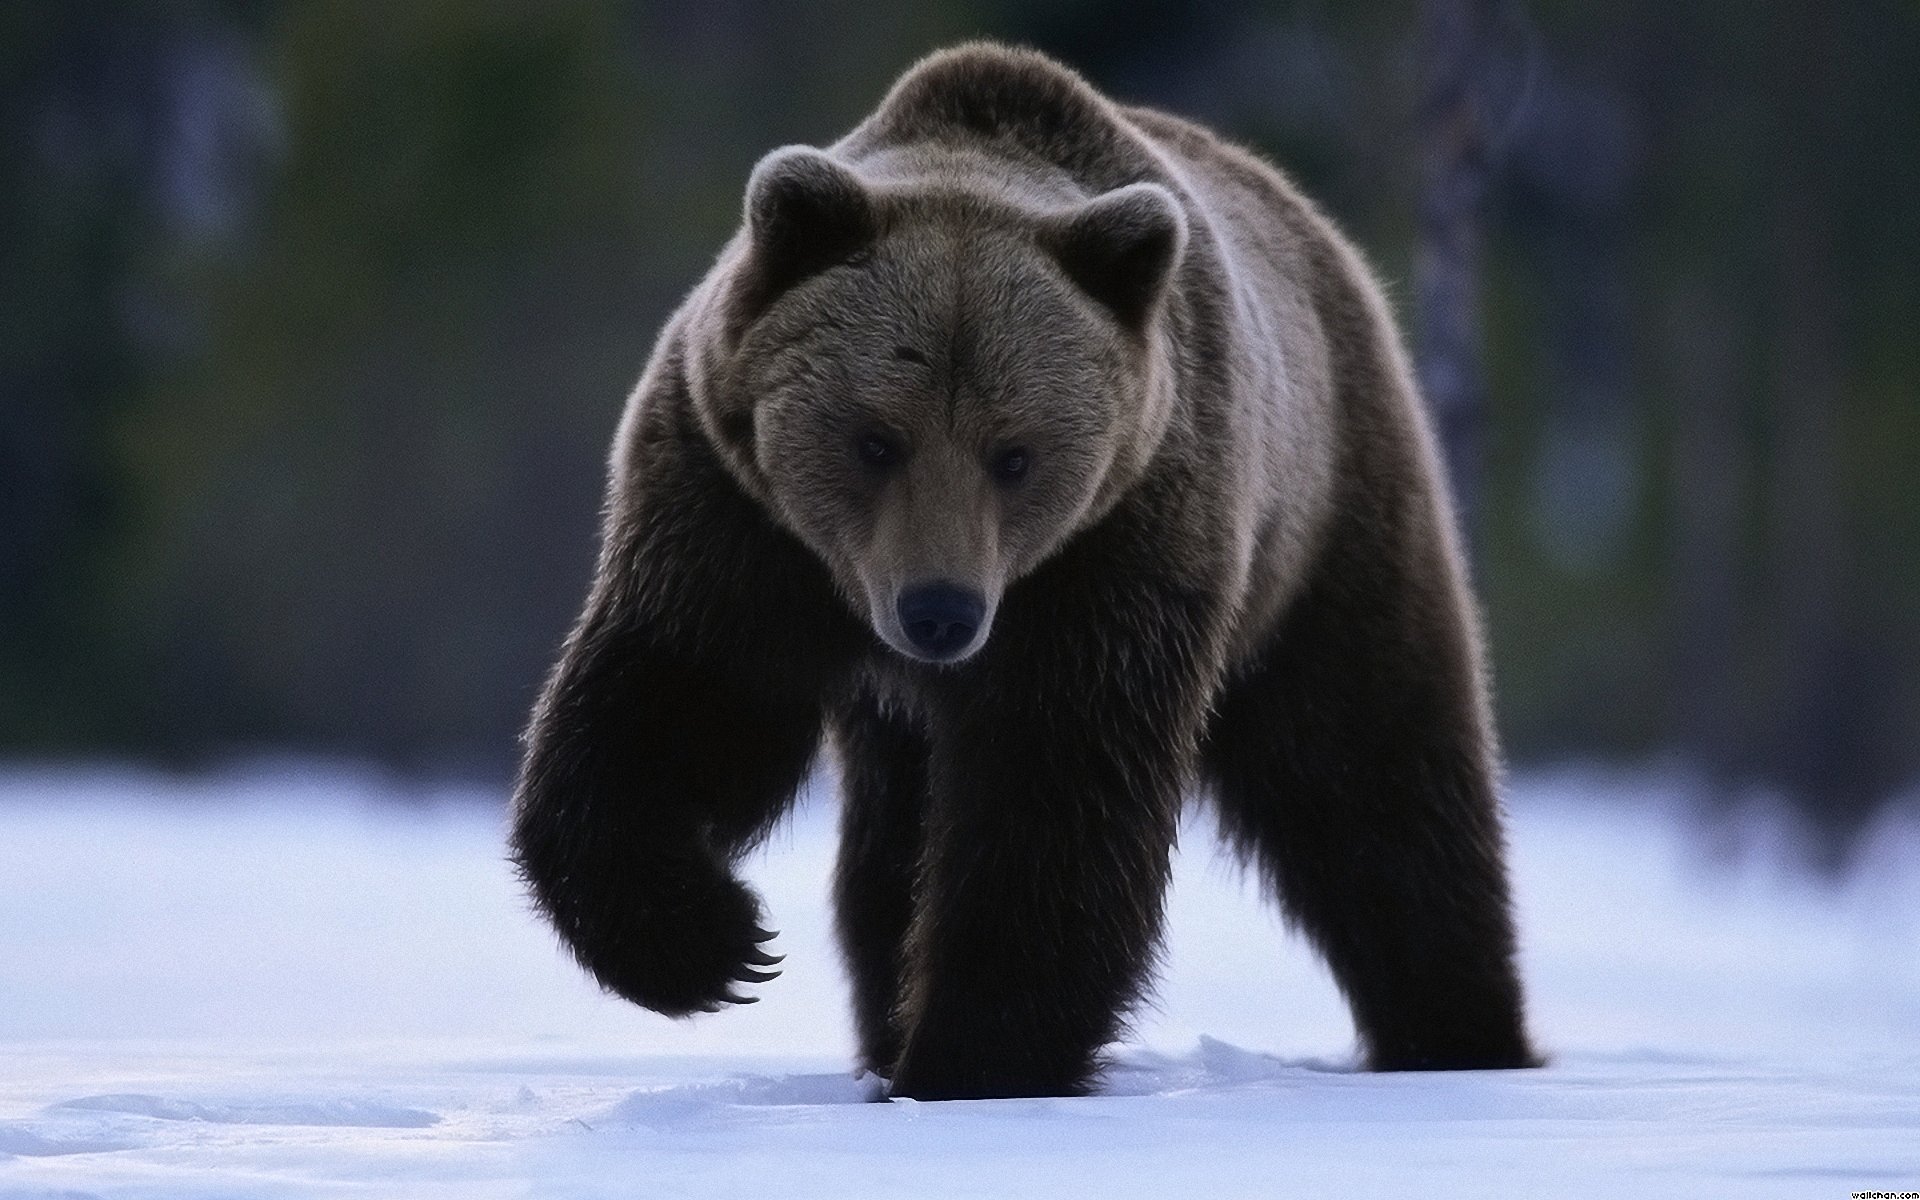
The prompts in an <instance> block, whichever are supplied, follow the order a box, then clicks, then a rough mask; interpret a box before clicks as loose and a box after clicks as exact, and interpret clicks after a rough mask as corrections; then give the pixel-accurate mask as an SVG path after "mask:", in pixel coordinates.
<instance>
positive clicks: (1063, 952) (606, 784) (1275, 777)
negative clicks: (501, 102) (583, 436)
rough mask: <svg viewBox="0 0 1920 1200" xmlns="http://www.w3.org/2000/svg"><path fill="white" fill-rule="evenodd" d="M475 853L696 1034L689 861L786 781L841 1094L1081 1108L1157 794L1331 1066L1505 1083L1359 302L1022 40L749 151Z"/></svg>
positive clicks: (697, 895) (1472, 803)
mask: <svg viewBox="0 0 1920 1200" xmlns="http://www.w3.org/2000/svg"><path fill="white" fill-rule="evenodd" d="M611 475H612V478H611V484H610V488H609V497H608V504H607V514H606V522H605V528H604V531H603V543H602V548H601V553H600V559H599V568H598V575H597V578H596V580H595V582H594V586H593V588H592V592H591V595H590V596H589V597H588V599H587V604H586V609H585V612H584V613H583V614H582V615H581V617H580V620H579V623H578V625H577V626H576V627H575V628H574V630H573V632H572V634H571V636H570V637H569V638H568V640H567V642H566V645H565V648H564V651H563V653H562V655H561V658H560V661H559V664H558V666H557V667H556V669H555V670H554V672H553V675H552V677H551V679H550V681H549V682H548V684H547V687H546V690H545V693H544V695H543V696H542V697H541V699H540V701H539V703H538V705H537V707H536V708H535V710H534V713H533V718H532V723H531V727H530V729H529V730H528V733H527V737H526V757H525V762H524V765H523V769H522V773H521V776H520V779H519V784H518V789H517V796H516V801H515V812H514V826H513V834H512V842H513V854H514V858H515V861H516V862H517V864H518V866H519V868H520V870H521V872H522V875H523V877H524V879H525V880H526V882H527V884H528V886H529V888H530V891H531V894H532V896H533V898H534V900H535V902H536V903H537V904H538V906H539V908H540V909H541V910H542V911H543V912H544V913H545V914H546V915H547V916H548V917H549V918H550V919H551V920H552V922H553V924H554V926H555V927H556V928H557V929H558V930H559V932H560V935H561V936H562V938H563V939H564V940H565V942H566V944H567V945H568V946H569V947H570V948H571V950H572V951H573V953H574V954H575V955H576V956H577V957H578V959H579V961H580V962H581V963H582V964H583V965H584V966H585V967H586V968H587V969H588V970H589V971H591V972H592V973H593V975H594V976H595V977H596V978H597V979H598V980H599V981H600V983H601V984H602V985H604V986H605V987H606V988H608V989H609V990H611V991H613V992H616V993H618V994H619V995H621V996H624V997H626V998H627V999H629V1000H631V1001H633V1002H634V1003H636V1004H641V1005H645V1006H646V1007H648V1008H651V1009H654V1010H656V1011H659V1012H662V1013H667V1014H670V1015H683V1014H687V1013H693V1012H702V1011H706V1012H711V1011H714V1010H716V1009H717V1008H719V1007H720V1006H722V1005H725V1004H729V1003H736V1004H737V1003H746V1002H748V1001H750V1000H751V999H753V997H751V996H748V995H745V994H743V993H742V991H741V988H742V986H743V984H745V983H748V982H762V981H764V980H766V979H769V978H771V976H772V972H770V971H766V970H764V969H762V968H766V967H769V966H771V965H772V964H773V963H774V962H775V961H776V959H775V957H774V956H773V955H772V954H769V953H768V952H767V950H766V949H765V947H764V945H763V943H765V942H766V941H767V939H768V938H770V937H771V936H772V935H771V934H769V933H768V932H767V931H766V930H765V929H763V928H762V927H761V920H762V917H761V913H760V908H759V904H758V901H757V899H756V897H755V896H754V894H753V893H752V892H751V891H750V890H749V889H748V888H747V887H746V886H744V885H743V884H742V883H741V882H740V881H739V879H738V878H736V876H735V874H734V872H733V869H732V868H733V865H734V863H735V862H736V860H738V859H739V857H740V856H741V855H742V853H743V852H744V851H746V850H747V849H748V848H749V847H751V846H753V845H754V844H755V843H756V841H757V840H758V839H760V838H761V837H762V836H763V835H764V834H765V833H766V832H767V830H768V828H769V827H770V826H771V825H772V824H773V823H774V822H775V821H776V820H777V819H778V818H779V817H780V816H781V815H782V813H783V812H785V811H786V809H787V807H788V806H789V804H790V803H791V801H792V798H793V796H794V794H795V791H796V789H797V787H798V785H799V784H800V782H801V780H802V778H803V777H804V776H805V775H806V774H807V772H808V769H809V766H810V764H811V763H812V762H813V760H814V757H815V755H816V753H817V751H818V750H819V748H820V747H821V745H822V743H823V740H824V741H829V742H830V743H831V744H832V746H833V747H834V749H835V750H836V752H837V755H838V758H839V762H840V767H841V774H842V777H843V780H844V792H845V795H844V802H845V807H844V812H843V816H842V845H841V850H840V861H839V866H838V871H837V876H836V880H835V890H834V895H835V901H836V904H837V917H838V927H839V933H840V935H841V939H842V943H843V948H844V953H845V958H846V963H847V966H848V969H849V971H850V974H851V976H852V983H853V996H854V1004H855V1021H856V1024H857V1027H858V1033H859V1044H860V1054H861V1058H862V1062H863V1065H864V1066H866V1067H867V1068H869V1069H871V1070H872V1071H874V1072H876V1073H878V1074H880V1075H882V1076H886V1077H887V1078H889V1079H890V1080H891V1092H892V1094H893V1095H896V1096H910V1097H916V1098H921V1099H937V1098H954V1097H986V1096H1030V1095H1048V1094H1071V1093H1076V1092H1080V1091H1084V1090H1085V1089H1086V1088H1087V1087H1088V1086H1089V1085H1090V1083H1091V1082H1092V1080H1093V1079H1094V1077H1095V1074H1096V1072H1097V1068H1098V1061H1099V1054H1100V1052H1101V1050H1102V1048H1103V1047H1104V1046H1105V1045H1106V1044H1107V1043H1108V1042H1109V1041H1111V1040H1112V1039H1113V1037H1114V1036H1115V1034H1116V1031H1117V1029H1118V1027H1119V1023H1120V1021H1121V1020H1122V1018H1123V1017H1124V1015H1125V1013H1126V1011H1127V1009H1128V1007H1129V1006H1130V1005H1131V1004H1133V1003H1134V1002H1135V1001H1136V1000H1137V999H1139V997H1140V995H1141V992H1142V989H1143V988H1144V987H1145V986H1146V985H1147V983H1148V981H1149V972H1150V969H1151V967H1152V964H1153V961H1154V956H1155V951H1156V948H1157V943H1158V939H1159V936H1160V932H1161V923H1162V921H1161V914H1162V907H1163V896H1164V891H1165V887H1166V883H1167V876H1168V866H1169V855H1170V852H1171V848H1172V846H1173V843H1174V834H1175V826H1176V823H1177V821H1178V818H1179V814H1180V809H1181V803H1182V796H1183V793H1186V792H1189V791H1196V792H1198V793H1200V794H1203V795H1207V796H1210V797H1211V798H1212V800H1213V802H1214V803H1215V804H1216V805H1217V807H1218V812H1219V818H1220V821H1221V825H1222V827H1223V828H1224V830H1225V831H1226V833H1227V834H1228V836H1229V837H1230V838H1231V840H1232V842H1233V843H1234V845H1235V846H1236V847H1237V848H1238V849H1239V850H1240V851H1241V852H1242V853H1243V854H1244V855H1245V857H1246V858H1248V859H1249V860H1251V861H1252V862H1253V863H1255V864H1257V865H1258V867H1259V868H1260V869H1261V871H1262V873H1263V874H1264V876H1265V878H1266V879H1267V881H1268V882H1269V883H1270V884H1271V886H1272V888H1273V890H1274V893H1275V894H1276V896H1277V898H1278V900H1279V902H1280V904H1281V905H1282V906H1283V908H1284V910H1285V912H1286V913H1287V914H1288V916H1289V917H1290V919H1291V920H1292V921H1293V922H1294V923H1295V924H1296V925H1297V926H1298V927H1299V928H1300V929H1302V930H1304V931H1305V932H1306V933H1307V934H1308V935H1309V937H1310V938H1311V939H1312V941H1313V943H1314V944H1315V946H1316V947H1317V948H1318V950H1319V951H1320V953H1321V954H1322V955H1324V956H1325V958H1326V961H1327V963H1328V965H1329V966H1330V967H1331V969H1332V972H1333V975H1334V977H1335V979H1336V980H1337V981H1338V983H1339V985H1340V987H1341V989H1342V990H1343V992H1344V994H1345V996H1346V998H1347V1000H1348V1002H1349V1003H1350V1005H1351V1007H1352V1010H1353V1014H1354V1019H1355V1023H1356V1025H1357V1027H1358V1030H1359V1033H1360V1037H1361V1039H1362V1041H1363V1043H1364V1047H1365V1053H1366V1061H1367V1064H1368V1065H1369V1066H1371V1067H1373V1068H1375V1069H1379V1070H1402V1069H1428V1068H1473V1067H1519V1066H1525V1065H1528V1064H1531V1063H1533V1062H1534V1061H1535V1060H1534V1055H1533V1052H1532V1051H1531V1049H1530V1048H1529V1045H1528V1039H1527V1035H1526V1032H1525V1028H1524V1021H1523V1017H1522V1011H1521V990H1520V985H1519V981H1518V979H1517V977H1516V973H1515V968H1514V934H1513V926H1512V920H1511V915H1510V911H1509V901H1508V892H1507V882H1506V875H1505V867H1504V862H1503V835H1502V830H1501V823H1500V816H1499V812H1498V807H1497V803H1496V799H1495V794H1494V773H1495V746H1494V738H1493V734H1492V731H1491V727H1490V724H1489V717H1488V705H1487V696H1486V686H1485V676H1484V670H1483V667H1482V664H1481V648H1480V642H1479V635H1478V632H1477V628H1476V618H1475V614H1474V609H1473V605H1472V602H1471V599H1470V597H1469V595H1468V592H1467V589H1466V586H1465V583H1464V572H1463V569H1462V564H1461V556H1460V553H1459V551H1458V549H1457V548H1456V542H1455V534H1454V530H1453V528H1452V515H1451V512H1450V509H1449V504H1448V500H1447V498H1446V496H1445V493H1444V490H1443V485H1442V482H1441V477H1440V473H1439V470H1438V468H1437V465H1436V457H1435V451H1434V442H1433V438H1432V436H1431V434H1430V433H1429V431H1428V428H1427V424H1426V421H1425V419H1424V417H1423V416H1422V414H1421V409H1420V405H1419V401H1418V398H1417V396H1416V394H1415V390H1414V386H1413V384H1412V382H1411V380H1410V378H1409V375H1408V371H1407V365H1406V362H1405V359H1404V356H1403V354H1402V351H1401V349H1400V345H1399V342H1398V339H1397V335H1396V333H1395V330H1394V327H1393V324H1392V322H1391V319H1390V318H1389V316H1388V312H1387V308H1386V305H1385V304H1384V303H1383V301H1382V299H1381V294H1380V290H1379V288H1378V286H1377V285H1376V284H1375V283H1374V281H1373V279H1372V276H1371V275H1370V273H1369V272H1368V270H1367V268H1366V266H1365V265H1364V264H1363V263H1362V261H1361V259H1360V257H1359V255H1358V254H1357V253H1356V252H1355V251H1354V250H1353V249H1352V247H1351V246H1349V244H1348V243H1347V242H1346V241H1345V240H1344V239H1343V238H1342V237H1341V235H1340V234H1339V233H1338V232H1336V231H1335V230H1334V228H1333V227H1332V226H1331V225H1330V224H1329V223H1328V221H1327V220H1326V218H1324V217H1323V216H1321V215H1320V214H1319V213H1318V212H1317V211H1316V210H1315V209H1314V208H1313V206H1312V205H1311V204H1310V203H1308V202H1307V201H1306V200H1305V199H1303V198H1302V197H1301V195H1300V194H1299V193H1298V192H1297V191H1296V190H1295V189H1294V187H1293V185H1292V184H1290V183H1289V182H1288V181H1287V180H1286V179H1285V178H1284V177H1282V176H1281V175H1280V174H1279V173H1278V172H1277V171H1275V170H1274V169H1273V168H1272V167H1270V166H1268V165H1267V164H1265V163H1264V162H1261V161H1260V160H1259V159H1257V158H1255V157H1254V156H1253V155H1251V154H1249V153H1247V152H1245V151H1243V150H1240V149H1238V148H1236V147H1234V146H1231V145H1228V144H1227V143H1225V142H1223V141H1221V140H1220V139H1219V138H1217V137H1215V136H1214V135H1213V134H1211V133H1209V132H1207V131H1206V130H1204V129H1201V128H1198V127H1196V126H1194V125H1191V124H1188V123H1186V122H1184V121H1181V120H1178V119H1176V118H1174V117H1170V116H1166V115H1163V114H1161V113H1158V112H1153V111H1149V110H1146V109H1140V108H1129V107H1125V106H1122V105H1118V104H1115V103H1113V102H1111V101H1109V100H1107V99H1105V98H1103V97H1102V96H1100V95H1099V94H1098V93H1096V92H1095V91H1094V90H1093V89H1092V88H1090V87H1089V86H1088V85H1087V84H1086V83H1085V82H1084V81H1082V80H1081V79H1080V78H1079V77H1078V76H1077V75H1075V74H1074V73H1072V72H1071V71H1069V70H1067V69H1066V68H1064V67H1061V66H1059V65H1058V64H1056V63H1054V62H1052V61H1050V60H1048V59H1046V58H1044V57H1042V56H1040V55H1038V54H1035V53H1032V52H1028V51H1021V50H1010V49H1004V48H1001V47H996V46H990V45H969V46H964V47H961V48H958V49H954V50H950V51H946V52H943V53H939V54H935V55H934V56H932V57H931V58H928V59H926V60H925V61H923V62H921V63H920V64H918V65H917V66H915V67H914V68H913V69H912V70H910V71H909V72H908V73H907V74H906V75H905V76H904V77H903V78H902V79H901V80H900V81H899V82H898V83H897V84H896V85H895V86H894V88H893V90H892V91H891V92H890V93H889V94H888V96H887V97H886V99H885V101H884V102H883V103H882V104H881V106H880V108H879V111H878V112H876V113H874V114H873V115H872V116H871V117H869V118H868V119H867V120H866V121H865V122H863V123H862V124H861V125H860V126H859V127H858V128H857V129H855V130H854V131H853V132H852V133H850V134H848V135H847V136H846V137H845V138H844V139H842V140H841V141H839V142H838V143H836V144H834V145H833V146H831V147H829V148H827V149H825V150H815V149H809V148H804V147H788V148H786V149H782V150H776V151H774V152H773V153H772V154H770V155H768V156H767V157H766V158H765V159H764V160H762V161H761V163H760V164H759V166H758V167H756V168H755V170H754V172H753V175H752V179H751V180H750V181H749V183H748V187H747V198H746V213H745V224H744V227H743V228H742V229H741V231H740V232H739V234H738V235H737V236H736V237H735V238H734V239H733V241H732V242H731V243H729V245H728V246H727V247H726V249H725V251H724V252H723V253H722V255H721V257H720V259H719V262H718V263H717V265H715V267H714V268H713V270H712V272H711V273H710V274H709V275H708V276H707V277H706V279H705V280H704V281H703V282H702V283H701V284H700V285H699V286H698V287H697V288H696V289H695V290H694V292H693V294H692V295H691V296H690V297H689V298H688V299H687V301H686V302H685V304H684V305H683V306H682V307H681V309H680V310H679V311H678V312H677V313H676V314H675V315H674V316H673V317H672V319H671V320H670V321H669V322H668V324H667V327H666V330H665V332H664V333H663V334H662V335H661V338H660V341H659V344H658V346H657V348H656V350H655V352H654V355H653V359H652V361H651V363H650V364H649V366H648V367H647V370H646V373H645V375H644V376H643V377H642V379H641V381H640V384H639V387H638V389H637V390H636V391H635V392H634V394H633V397H632V400H631V402H630V403H629V405H628V407H627V410H626V415H625V418H624V420H623V421H622V423H621V426H620V429H619V433H618V436H617V439H616V441H615V445H614V451H613V459H612V471H611Z"/></svg>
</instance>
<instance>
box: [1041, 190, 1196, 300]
mask: <svg viewBox="0 0 1920 1200" xmlns="http://www.w3.org/2000/svg"><path fill="white" fill-rule="evenodd" d="M1043 237H1044V240H1045V242H1046V244H1047V246H1048V247H1049V249H1051V250H1052V251H1053V254H1054V257H1056V258H1057V259H1059V260H1060V266H1061V267H1062V268H1063V269H1064V270H1065V271H1066V273H1067V275H1068V276H1069V277H1070V278H1071V279H1072V280H1073V281H1074V282H1075V283H1077V284H1079V285H1080V286H1081V287H1082V288H1084V289H1086V292H1087V294H1088V295H1090V296H1092V297H1093V298H1094V299H1095V300H1098V301H1099V302H1100V303H1102V304H1104V305H1106V306H1107V307H1108V308H1109V309H1111V310H1113V313H1114V315H1115V316H1117V317H1119V318H1120V320H1121V321H1122V322H1123V323H1125V324H1126V325H1127V326H1128V327H1129V328H1133V329H1139V328H1141V327H1142V326H1144V325H1145V323H1146V320H1147V316H1148V315H1149V314H1150V313H1151V312H1152V311H1153V306H1154V304H1155V303H1156V302H1158V301H1159V299H1160V296H1161V294H1162V293H1163V292H1165V291H1166V289H1167V283H1168V281H1170V280H1171V279H1172V278H1173V269H1174V267H1175V265H1177V264H1178V263H1179V261H1180V253H1181V251H1182V250H1184V249H1185V248H1186V244H1187V218H1186V214H1185V213H1183V212H1182V211H1181V209H1180V202H1179V201H1178V200H1175V199H1174V198H1173V193H1171V192H1169V191H1167V189H1165V188H1163V187H1161V186H1159V185H1158V184H1153V183H1130V184H1128V185H1127V186H1126V187H1123V188H1116V189H1115V190H1113V191H1111V192H1108V193H1107V194H1105V195H1104V196H1098V197H1095V198H1094V199H1093V200H1091V201H1089V202H1087V204H1086V205H1085V206H1083V207H1081V208H1080V209H1078V210H1076V211H1074V212H1072V213H1069V214H1067V215H1066V216H1065V217H1064V218H1061V219H1060V220H1059V221H1058V222H1057V223H1056V224H1054V225H1053V226H1052V227H1051V228H1049V229H1048V230H1046V231H1045V233H1044V235H1043Z"/></svg>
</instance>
